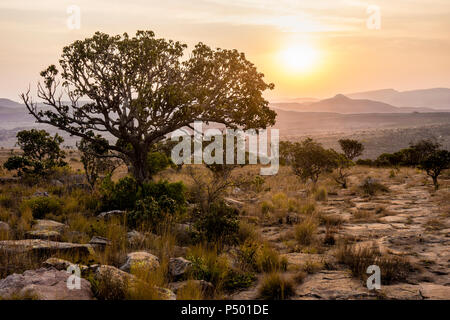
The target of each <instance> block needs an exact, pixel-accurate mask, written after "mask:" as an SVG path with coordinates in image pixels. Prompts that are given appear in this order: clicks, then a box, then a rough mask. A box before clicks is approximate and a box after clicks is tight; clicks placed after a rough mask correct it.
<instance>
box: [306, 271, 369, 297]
mask: <svg viewBox="0 0 450 320" xmlns="http://www.w3.org/2000/svg"><path fill="white" fill-rule="evenodd" d="M297 295H298V296H299V297H300V299H326V300H355V299H368V298H374V293H371V292H369V290H368V289H367V288H365V287H364V286H363V285H362V284H361V282H360V281H358V280H356V279H353V278H352V277H351V275H350V274H349V273H347V272H345V271H321V272H319V273H316V274H313V275H311V276H310V277H309V278H308V279H307V281H306V282H305V283H303V284H302V285H301V286H300V287H299V288H298V289H297Z"/></svg>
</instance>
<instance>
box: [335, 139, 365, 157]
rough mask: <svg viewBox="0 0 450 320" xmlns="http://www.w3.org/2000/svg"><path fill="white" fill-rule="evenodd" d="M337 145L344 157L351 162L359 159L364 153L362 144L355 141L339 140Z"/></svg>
mask: <svg viewBox="0 0 450 320" xmlns="http://www.w3.org/2000/svg"><path fill="white" fill-rule="evenodd" d="M339 145H340V146H341V149H342V151H343V152H344V155H345V157H346V158H347V159H349V160H353V159H355V158H356V157H359V156H360V155H361V154H362V153H363V151H364V146H363V144H362V143H360V142H358V141H357V140H351V139H340V140H339Z"/></svg>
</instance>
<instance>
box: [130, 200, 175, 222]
mask: <svg viewBox="0 0 450 320" xmlns="http://www.w3.org/2000/svg"><path fill="white" fill-rule="evenodd" d="M175 212H176V202H175V200H173V199H170V198H169V197H167V196H166V195H163V196H161V197H160V198H159V199H158V201H157V200H155V198H153V197H151V196H149V197H146V198H144V199H142V200H138V201H137V202H136V206H135V209H134V210H133V211H131V212H130V213H128V215H127V221H128V226H129V227H133V228H135V227H138V226H145V227H146V228H148V229H150V230H152V231H156V230H157V227H158V226H159V225H161V224H162V223H163V222H164V221H166V219H168V218H169V217H171V216H173V215H174V214H175Z"/></svg>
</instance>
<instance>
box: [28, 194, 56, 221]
mask: <svg viewBox="0 0 450 320" xmlns="http://www.w3.org/2000/svg"><path fill="white" fill-rule="evenodd" d="M23 205H25V206H28V207H30V208H31V212H32V213H33V218H34V219H43V218H44V217H45V216H46V215H47V214H53V215H56V216H58V215H60V214H61V213H62V209H63V205H62V203H61V201H60V200H59V199H57V198H54V197H35V198H31V199H28V200H25V201H24V202H23Z"/></svg>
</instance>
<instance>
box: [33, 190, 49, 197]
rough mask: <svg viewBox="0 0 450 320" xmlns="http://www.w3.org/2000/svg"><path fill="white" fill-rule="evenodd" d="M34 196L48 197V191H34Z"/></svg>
mask: <svg viewBox="0 0 450 320" xmlns="http://www.w3.org/2000/svg"><path fill="white" fill-rule="evenodd" d="M32 197H36V198H39V197H48V192H47V191H36V192H35V193H33V196H32Z"/></svg>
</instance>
